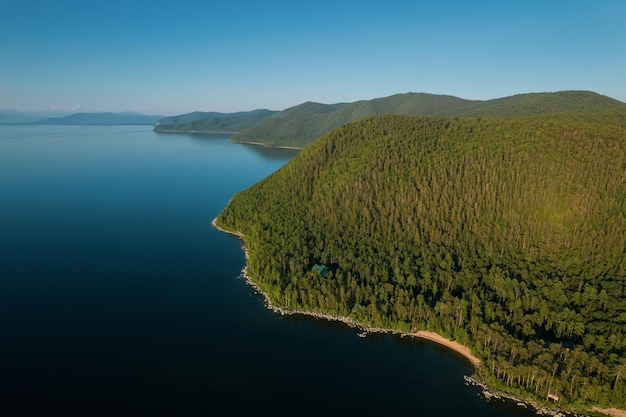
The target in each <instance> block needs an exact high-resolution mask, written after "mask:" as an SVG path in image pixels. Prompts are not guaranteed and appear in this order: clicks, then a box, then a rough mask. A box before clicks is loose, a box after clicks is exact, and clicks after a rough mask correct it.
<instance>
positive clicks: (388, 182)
mask: <svg viewBox="0 0 626 417" xmlns="http://www.w3.org/2000/svg"><path fill="white" fill-rule="evenodd" d="M625 124H626V112H624V111H618V110H614V111H607V112H604V113H601V114H591V113H589V114H582V113H581V114H575V113H563V114H556V115H555V114H553V115H535V116H525V117H513V118H503V117H466V118H456V117H414V116H401V115H385V116H373V117H367V118H365V119H361V120H359V121H356V122H353V123H349V124H346V125H343V126H341V127H339V128H337V129H335V130H333V131H332V132H330V133H328V134H326V135H325V136H323V137H322V138H320V139H318V140H316V141H314V142H313V143H312V144H310V145H309V146H307V147H306V148H305V149H304V150H303V151H301V152H300V153H299V154H298V155H297V156H296V157H295V158H294V159H293V160H292V161H290V162H289V163H288V164H286V165H285V166H284V167H283V168H281V169H280V170H278V171H277V172H275V173H274V174H272V175H270V176H269V177H267V178H265V179H264V180H262V181H260V182H259V183H257V184H255V185H254V186H252V187H250V188H247V189H245V190H243V191H241V192H239V193H238V194H236V195H235V196H234V197H233V199H232V200H231V201H230V203H229V204H228V206H227V207H226V208H225V209H224V211H223V212H222V213H221V214H220V215H219V216H218V218H217V219H216V222H217V225H218V226H220V227H221V228H224V229H226V230H230V231H237V232H240V233H242V234H243V236H244V237H243V239H244V242H245V245H246V247H247V249H248V252H249V259H248V264H247V271H248V274H249V276H250V277H251V278H252V279H253V280H254V281H255V282H256V283H257V284H258V285H259V286H260V287H261V289H262V290H263V291H265V292H266V293H267V294H268V295H269V296H270V297H271V299H272V302H273V303H274V304H275V305H278V306H281V307H283V308H286V309H292V310H309V311H315V312H325V313H331V314H337V315H341V316H347V317H351V318H353V319H355V320H358V321H359V322H360V323H363V324H364V325H365V326H376V327H384V328H389V329H398V330H401V331H406V332H412V331H417V330H430V331H434V332H438V333H440V334H442V335H444V336H446V337H449V338H452V339H455V340H457V341H459V342H460V343H463V344H465V345H467V346H468V347H469V348H470V349H471V350H472V352H473V353H474V354H475V355H476V356H478V357H479V358H480V359H481V361H482V364H483V365H482V366H481V367H480V368H479V369H477V377H478V378H479V379H480V380H482V381H484V382H485V383H487V384H488V385H490V386H492V387H496V388H499V389H502V390H503V391H506V392H509V393H512V394H516V395H520V396H523V397H526V398H533V399H535V400H537V401H542V402H546V401H548V402H554V401H555V400H556V401H557V402H558V404H559V406H560V407H569V408H572V409H588V408H589V407H591V406H592V405H599V406H604V407H608V406H611V407H617V408H621V409H626V255H625V248H626V130H625V126H624V125H625ZM316 265H318V266H317V267H316ZM320 265H323V266H325V268H324V270H323V272H324V273H322V271H321V268H319V266H320ZM549 395H551V396H552V398H553V399H550V400H547V398H548V396H549Z"/></svg>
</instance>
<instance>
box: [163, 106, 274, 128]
mask: <svg viewBox="0 0 626 417" xmlns="http://www.w3.org/2000/svg"><path fill="white" fill-rule="evenodd" d="M276 113H278V112H276V111H271V110H264V109H259V110H253V111H249V112H237V113H217V112H199V111H196V112H192V113H186V114H181V115H178V116H171V117H165V118H162V119H160V120H159V121H158V122H157V123H156V125H155V127H154V131H155V132H158V133H172V132H173V133H235V132H240V131H242V130H245V129H248V128H250V127H252V126H254V125H255V124H257V123H259V122H260V121H262V120H263V119H266V118H268V117H270V116H273V115H274V114H276Z"/></svg>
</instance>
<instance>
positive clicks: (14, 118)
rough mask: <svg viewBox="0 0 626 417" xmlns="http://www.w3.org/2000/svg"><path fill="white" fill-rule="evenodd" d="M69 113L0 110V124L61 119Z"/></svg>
mask: <svg viewBox="0 0 626 417" xmlns="http://www.w3.org/2000/svg"><path fill="white" fill-rule="evenodd" d="M68 114H69V113H68V112H64V111H54V110H53V111H40V112H21V111H17V110H10V109H9V110H0V124H24V123H35V122H39V121H41V120H44V119H48V118H51V117H63V116H67V115H68Z"/></svg>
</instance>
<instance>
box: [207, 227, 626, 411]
mask: <svg viewBox="0 0 626 417" xmlns="http://www.w3.org/2000/svg"><path fill="white" fill-rule="evenodd" d="M216 220H217V218H215V219H213V221H212V222H211V224H212V225H213V226H214V227H215V228H216V229H217V230H219V231H221V232H224V233H228V234H231V235H234V236H237V237H238V238H239V239H241V240H242V246H241V248H242V250H243V252H244V254H245V258H246V261H247V260H248V258H249V253H248V249H247V248H246V246H245V245H244V244H243V237H244V235H243V234H242V233H240V232H233V231H230V230H225V229H222V228H221V227H219V226H218V225H217V224H216ZM241 277H242V278H243V279H245V280H246V283H247V284H248V285H250V286H251V287H252V288H254V290H255V291H256V292H257V293H258V294H261V295H262V296H263V298H264V300H265V306H266V308H268V309H270V310H272V311H274V312H276V313H278V314H281V315H293V314H300V315H307V316H312V317H316V318H320V319H324V320H332V321H339V322H342V323H345V324H347V325H348V326H350V327H356V328H359V329H360V330H361V333H359V336H361V337H364V336H366V335H367V333H390V334H397V335H401V336H403V337H404V336H409V337H417V338H422V339H427V340H430V341H433V342H435V343H438V344H441V345H444V346H447V347H448V348H450V349H452V350H454V351H455V352H457V353H460V354H461V355H463V356H464V357H465V358H467V359H468V360H469V361H470V362H471V363H472V365H474V367H475V368H479V367H480V359H478V358H477V357H475V356H473V355H472V354H471V352H470V351H469V349H468V348H467V347H466V346H463V345H461V344H460V343H458V342H456V341H452V340H449V339H446V338H444V337H443V336H441V335H439V334H437V333H434V332H428V331H423V330H422V331H418V332H416V333H407V332H403V331H401V330H397V329H385V328H381V327H368V326H365V325H364V324H362V323H360V322H358V321H357V320H354V319H352V318H351V317H346V316H339V315H335V314H328V313H319V312H315V311H306V310H287V309H284V308H281V307H278V306H275V305H273V304H272V300H271V298H270V297H269V295H268V294H267V293H266V292H264V291H263V290H262V289H261V287H260V286H259V285H258V284H257V283H256V282H254V281H253V280H252V279H251V278H250V277H249V276H248V274H247V263H246V265H245V266H244V267H243V269H242V270H241ZM463 378H464V379H465V381H466V384H467V385H473V386H478V387H480V388H481V389H482V395H483V397H484V398H485V400H486V401H491V400H494V399H495V400H509V401H513V402H515V403H516V404H517V405H518V406H519V407H523V408H533V409H534V410H535V412H536V413H537V415H540V416H553V417H585V416H586V414H577V413H574V412H568V411H564V410H561V409H559V408H556V407H554V408H552V407H548V406H546V405H542V404H539V403H537V402H535V401H534V400H531V399H529V398H525V399H520V398H518V397H516V396H514V395H512V394H508V393H505V392H501V391H497V390H494V389H492V388H489V387H488V386H487V385H486V384H484V383H482V382H480V381H478V380H477V379H476V378H474V377H473V376H467V375H465V376H464V377H463ZM590 411H593V412H598V413H601V414H606V415H609V416H612V417H626V412H624V411H622V410H616V409H610V410H605V409H600V408H598V407H594V408H593V409H592V410H590Z"/></svg>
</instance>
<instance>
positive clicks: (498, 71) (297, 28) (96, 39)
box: [0, 0, 626, 115]
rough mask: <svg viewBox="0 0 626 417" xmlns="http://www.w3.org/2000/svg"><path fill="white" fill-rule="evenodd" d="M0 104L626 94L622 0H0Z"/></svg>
mask: <svg viewBox="0 0 626 417" xmlns="http://www.w3.org/2000/svg"><path fill="white" fill-rule="evenodd" d="M0 57H1V59H0V109H9V108H12V109H17V110H24V111H29V110H46V109H52V108H72V107H75V106H80V109H81V110H83V111H126V110H133V111H141V112H144V113H151V114H157V113H158V114H168V115H169V114H180V113H186V112H190V111H194V110H202V111H222V112H233V111H242V110H252V109H257V108H269V109H272V110H282V109H285V108H288V107H291V106H294V105H297V104H300V103H302V102H304V101H317V102H322V103H336V102H351V101H356V100H363V99H371V98H376V97H384V96H388V95H391V94H396V93H404V92H408V91H414V92H427V93H434V94H449V95H454V96H457V97H462V98H467V99H490V98H498V97H504V96H508V95H513V94H519V93H526V92H539V91H559V90H592V91H596V92H598V93H600V94H604V95H608V96H610V97H613V98H616V99H618V100H621V101H625V102H626V1H623V0H585V1H583V0H563V1H551V0H542V1H534V0H525V1H513V0H511V1H504V0H498V1H483V0H481V1H478V0H475V1H458V0H457V1H452V0H439V1H438V0H430V1H419V0H415V1H386V2H385V1H380V0H379V1H369V0H360V1H351V0H350V1H341V0H316V1H293V0H290V1H282V0H270V1H260V0H258V1H243V0H224V1H221V2H215V1H213V0H211V1H206V0H205V1H191V0H176V1H164V0H145V1H141V0H106V1H92V0H80V1H73V0H57V1H54V0H38V1H33V0H0Z"/></svg>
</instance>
